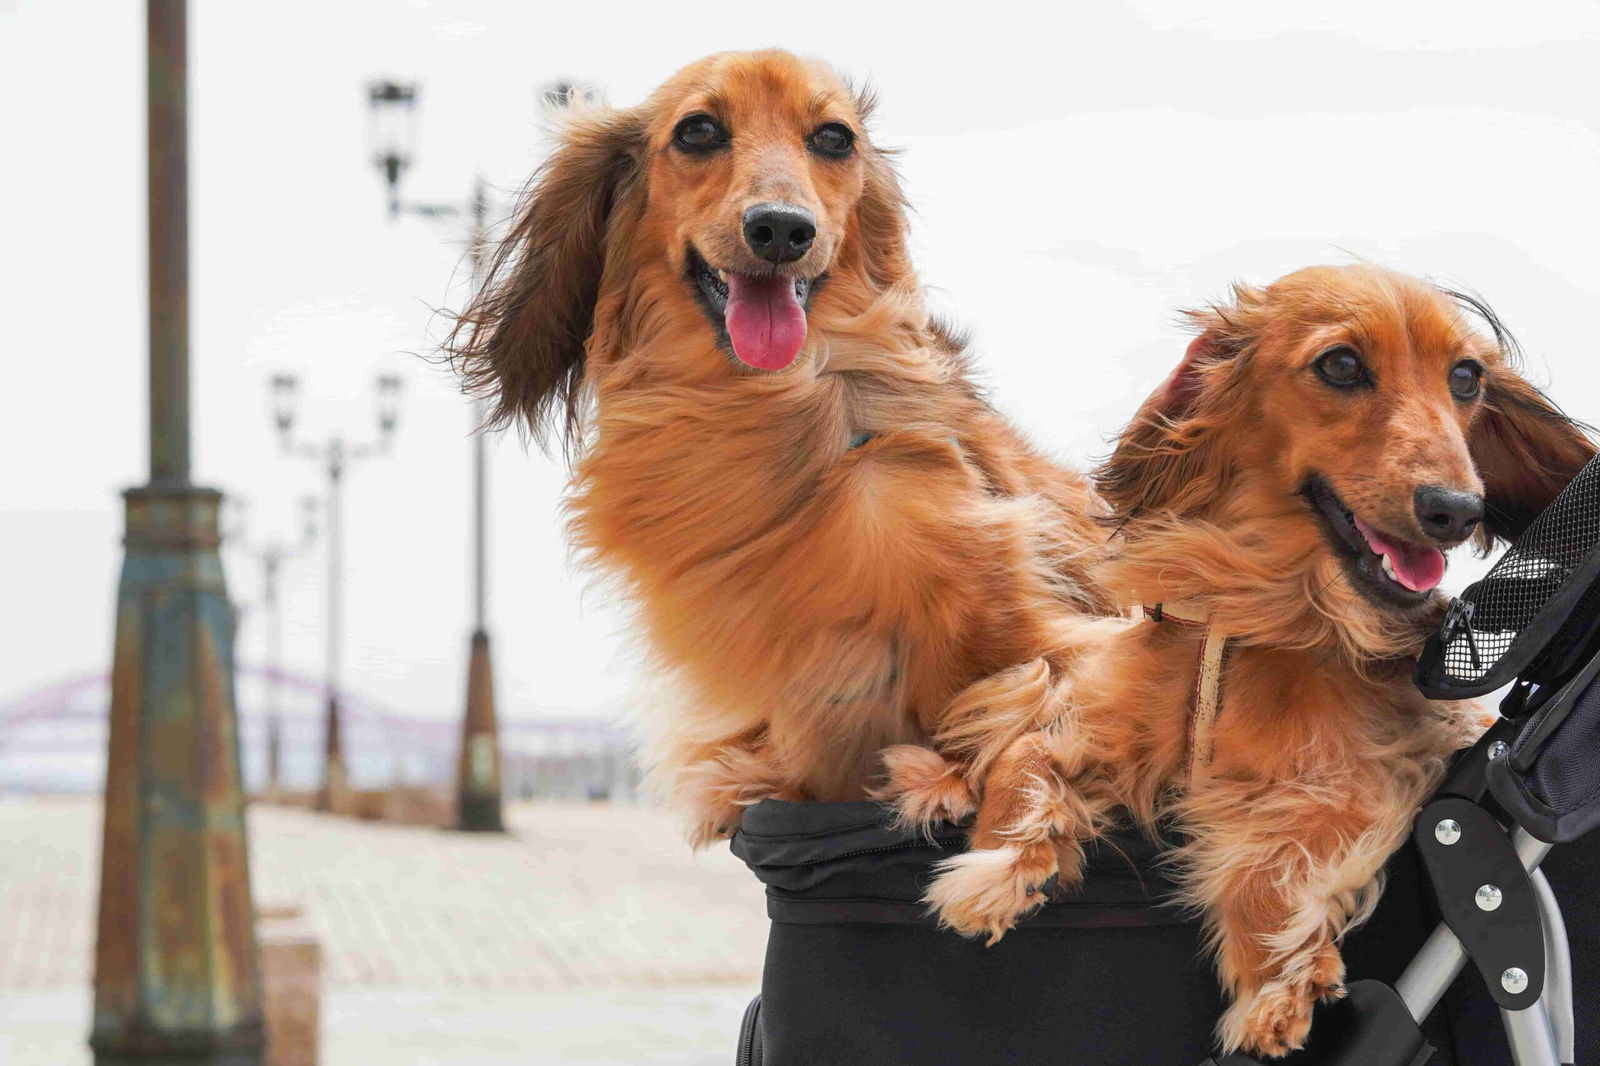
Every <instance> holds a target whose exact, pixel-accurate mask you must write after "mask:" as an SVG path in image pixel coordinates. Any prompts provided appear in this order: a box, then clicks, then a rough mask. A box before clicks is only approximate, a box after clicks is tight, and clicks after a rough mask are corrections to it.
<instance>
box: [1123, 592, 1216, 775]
mask: <svg viewBox="0 0 1600 1066" xmlns="http://www.w3.org/2000/svg"><path fill="white" fill-rule="evenodd" d="M1144 616H1145V618H1147V619H1148V620H1150V621H1152V622H1155V623H1157V624H1168V625H1180V626H1184V627H1186V628H1190V629H1200V630H1204V632H1205V636H1204V637H1203V639H1202V640H1201V641H1200V662H1199V664H1198V666H1197V668H1196V670H1195V676H1194V689H1193V690H1192V691H1191V692H1190V694H1189V750H1188V757H1187V759H1186V762H1185V766H1184V774H1183V776H1184V779H1185V780H1186V781H1187V782H1188V784H1189V787H1190V788H1191V789H1192V788H1193V787H1194V786H1195V784H1196V783H1197V782H1198V781H1200V780H1203V779H1204V778H1205V776H1206V774H1207V773H1208V771H1209V770H1210V767H1211V757H1212V755H1213V754H1215V752H1216V728H1217V718H1218V717H1219V716H1220V715H1221V714H1222V699H1223V691H1222V682H1223V674H1224V669H1225V667H1226V666H1227V662H1228V636H1227V634H1225V633H1223V632H1222V631H1221V630H1219V629H1218V628H1217V627H1216V626H1214V625H1212V624H1211V622H1210V614H1209V612H1208V611H1206V609H1205V607H1204V606H1202V605H1200V604H1195V603H1155V604H1148V603H1147V604H1145V605H1144Z"/></svg>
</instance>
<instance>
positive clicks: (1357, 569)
mask: <svg viewBox="0 0 1600 1066" xmlns="http://www.w3.org/2000/svg"><path fill="white" fill-rule="evenodd" d="M1301 491H1302V493H1303V494H1304V496H1305V497H1306V500H1307V501H1308V502H1309V503H1310V504H1311V511H1312V513H1313V514H1315V515H1316V516H1317V518H1318V519H1319V520H1320V524H1321V526H1322V532H1323V536H1324V537H1325V538H1326V539H1327V541H1328V544H1329V546H1330V547H1331V548H1332V549H1333V552H1334V555H1335V556H1337V557H1338V559H1339V562H1340V563H1341V564H1342V565H1343V566H1344V572H1345V575H1346V576H1347V577H1349V579H1350V584H1351V585H1352V586H1354V587H1355V589H1356V591H1357V592H1360V593H1361V594H1362V595H1363V596H1365V597H1366V598H1367V599H1369V600H1371V601H1372V602H1374V603H1376V604H1378V605H1379V606H1383V607H1399V608H1407V607H1417V606H1420V605H1421V604H1424V603H1426V602H1428V600H1429V599H1430V597H1431V596H1432V594H1433V590H1434V589H1436V588H1438V587H1439V582H1440V581H1442V580H1443V579H1444V568H1445V559H1444V552H1442V551H1440V550H1439V548H1438V547H1437V546H1435V545H1432V544H1416V543H1413V542H1411V541H1407V540H1403V539H1401V538H1399V537H1396V536H1392V535H1390V534H1388V533H1384V532H1381V531H1379V530H1377V529H1374V528H1373V527H1372V526H1371V525H1370V524H1368V523H1367V522H1365V521H1363V520H1362V519H1361V518H1359V517H1357V515H1356V513H1355V512H1354V511H1352V510H1351V509H1350V508H1349V506H1348V505H1346V504H1345V502H1344V501H1343V500H1342V499H1340V498H1339V494H1338V493H1336V492H1334V491H1333V486H1331V485H1329V484H1328V482H1327V480H1326V479H1325V478H1323V477H1322V476H1321V475H1317V474H1314V475H1312V476H1311V477H1310V478H1309V479H1308V480H1307V481H1306V483H1305V487H1304V488H1303V489H1302V490H1301Z"/></svg>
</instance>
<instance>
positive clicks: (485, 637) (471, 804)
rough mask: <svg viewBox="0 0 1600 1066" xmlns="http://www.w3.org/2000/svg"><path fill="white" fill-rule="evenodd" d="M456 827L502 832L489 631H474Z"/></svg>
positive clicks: (468, 678) (503, 826)
mask: <svg viewBox="0 0 1600 1066" xmlns="http://www.w3.org/2000/svg"><path fill="white" fill-rule="evenodd" d="M456 828H457V829H462V830H467V831H469V832H480V833H501V832H504V831H505V823H504V822H503V821H502V820H501V817H500V741H499V731H498V728H497V726H496V724H495V713H494V671H493V669H492V668H491V666H490V661H489V634H488V633H486V632H484V631H483V630H481V629H480V630H478V631H477V632H475V633H473V634H472V655H471V658H470V659H469V660H468V663H467V713H466V714H464V715H463V716H462V718H461V756H460V760H459V762H458V764H457V767H456Z"/></svg>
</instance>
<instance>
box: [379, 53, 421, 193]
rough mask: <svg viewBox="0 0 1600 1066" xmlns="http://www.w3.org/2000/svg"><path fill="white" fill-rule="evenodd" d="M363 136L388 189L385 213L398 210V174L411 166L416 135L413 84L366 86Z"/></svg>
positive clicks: (415, 102) (383, 82) (396, 83)
mask: <svg viewBox="0 0 1600 1066" xmlns="http://www.w3.org/2000/svg"><path fill="white" fill-rule="evenodd" d="M367 123H368V125H367V137H368V142H369V143H368V147H369V149H370V150H371V152H372V163H373V165H374V166H376V167H377V168H378V169H379V170H380V171H382V172H383V180H384V183H385V184H386V185H387V186H388V189H389V213H390V214H391V215H398V214H399V213H400V176H401V175H402V174H404V173H405V171H406V168H407V167H409V166H410V165H411V156H412V153H413V149H414V146H415V143H416V136H417V86H416V84H415V83H402V82H397V81H375V82H371V83H369V84H368V85H367Z"/></svg>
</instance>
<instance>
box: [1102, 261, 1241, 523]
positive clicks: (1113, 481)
mask: <svg viewBox="0 0 1600 1066" xmlns="http://www.w3.org/2000/svg"><path fill="white" fill-rule="evenodd" d="M1234 298H1235V299H1234V305H1233V306H1231V307H1215V308H1211V309H1209V310H1206V311H1189V312H1186V315H1187V316H1188V318H1189V319H1190V320H1191V321H1193V322H1194V323H1195V324H1196V325H1197V326H1199V327H1200V329H1201V333H1200V335H1199V336H1198V337H1196V338H1195V339H1194V340H1192V341H1190V342H1189V347H1188V349H1187V350H1186V351H1185V352H1184V355H1183V361H1182V362H1180V363H1179V364H1178V366H1177V369H1175V370H1174V371H1173V372H1172V373H1171V374H1170V375H1169V376H1168V377H1167V380H1166V381H1165V382H1163V383H1162V385H1161V387H1160V388H1158V389H1157V390H1156V391H1155V392H1154V393H1152V394H1151V395H1150V398H1149V399H1147V400H1145V402H1144V404H1143V405H1141V406H1140V408H1139V413H1138V414H1137V415H1135V416H1134V419H1133V421H1132V422H1131V423H1129V424H1128V427H1127V428H1126V429H1124V430H1123V431H1122V433H1121V435H1120V436H1119V437H1118V438H1117V444H1116V447H1115V448H1114V449H1113V450H1112V452H1111V455H1110V457H1109V458H1108V459H1106V461H1105V462H1103V463H1102V464H1100V467H1099V468H1098V469H1097V470H1096V471H1095V473H1094V482H1095V488H1096V490H1097V491H1098V492H1099V493H1100V495H1101V497H1102V498H1103V499H1104V500H1105V501H1106V503H1108V504H1109V505H1110V507H1111V512H1112V514H1111V518H1110V521H1111V522H1112V523H1113V524H1116V525H1121V524H1123V523H1125V522H1127V521H1129V520H1130V519H1133V518H1135V517H1138V516H1140V515H1145V514H1149V513H1151V512H1155V511H1175V512H1177V513H1179V514H1185V513H1188V512H1190V511H1192V510H1194V509H1195V508H1196V507H1198V506H1199V505H1200V504H1201V503H1203V502H1205V501H1206V500H1209V499H1214V498H1215V497H1216V496H1217V494H1218V491H1219V490H1220V488H1221V486H1222V483H1223V481H1224V480H1225V479H1226V477H1227V470H1228V467H1227V463H1226V461H1225V457H1223V456H1220V455H1219V454H1218V453H1217V449H1216V447H1215V440H1214V439H1215V436H1216V433H1215V430H1216V429H1217V428H1218V427H1220V426H1223V425H1227V424H1229V423H1231V422H1233V421H1235V420H1236V419H1237V418H1238V417H1239V416H1240V414H1241V413H1242V408H1243V405H1244V403H1245V401H1246V399H1247V397H1246V396H1245V390H1243V389H1239V388H1234V387H1232V382H1233V381H1234V379H1236V378H1237V377H1239V375H1240V373H1241V371H1242V367H1243V365H1244V364H1245V363H1246V362H1247V361H1248V356H1249V353H1250V351H1251V349H1252V348H1253V347H1254V345H1255V343H1256V341H1257V339H1258V337H1257V333H1256V329H1255V326H1254V323H1253V318H1254V315H1253V312H1254V311H1255V310H1256V308H1257V307H1259V305H1260V304H1261V302H1262V300H1263V299H1264V296H1263V294H1262V293H1261V292H1260V291H1259V290H1256V289H1250V288H1246V287H1244V286H1235V288H1234Z"/></svg>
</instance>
